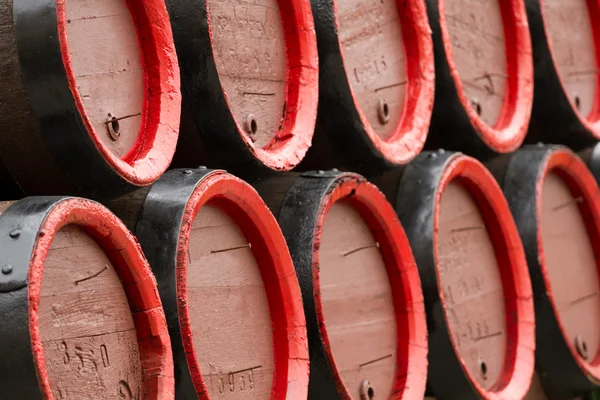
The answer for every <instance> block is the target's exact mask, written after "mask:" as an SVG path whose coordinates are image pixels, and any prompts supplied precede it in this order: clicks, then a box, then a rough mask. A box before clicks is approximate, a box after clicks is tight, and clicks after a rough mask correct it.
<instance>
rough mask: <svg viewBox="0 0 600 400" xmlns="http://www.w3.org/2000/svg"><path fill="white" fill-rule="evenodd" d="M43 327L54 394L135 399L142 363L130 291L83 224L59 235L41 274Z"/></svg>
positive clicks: (43, 342)
mask: <svg viewBox="0 0 600 400" xmlns="http://www.w3.org/2000/svg"><path fill="white" fill-rule="evenodd" d="M39 328H40V335H41V339H42V344H43V351H44V358H45V362H46V368H47V372H48V376H49V379H50V382H51V384H52V388H53V395H54V396H55V398H57V399H61V400H62V399H75V398H76V399H115V398H122V399H138V398H139V396H140V395H141V386H142V375H141V361H140V354H139V348H138V342H137V337H136V330H135V327H134V325H133V319H132V315H131V311H130V309H129V304H128V301H127V298H126V296H125V291H124V290H123V287H122V285H121V282H120V280H119V277H118V276H117V274H116V272H115V271H114V269H113V267H112V265H111V263H110V261H109V260H108V258H107V257H106V255H105V254H104V252H103V251H102V249H101V248H100V247H99V246H98V244H96V242H95V241H94V240H93V239H92V238H91V237H90V236H88V235H87V234H85V233H84V232H83V231H82V230H81V229H80V228H78V227H76V226H73V225H67V226H66V227H64V228H62V229H61V230H60V231H59V232H57V233H56V236H55V239H54V241H53V243H52V246H51V248H50V250H49V251H48V255H47V257H46V261H45V263H44V272H43V277H42V288H41V296H40V304H39Z"/></svg>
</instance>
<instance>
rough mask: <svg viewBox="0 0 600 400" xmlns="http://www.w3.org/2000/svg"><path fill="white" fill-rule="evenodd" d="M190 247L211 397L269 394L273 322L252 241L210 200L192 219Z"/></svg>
mask: <svg viewBox="0 0 600 400" xmlns="http://www.w3.org/2000/svg"><path fill="white" fill-rule="evenodd" d="M188 251H189V259H190V262H189V264H188V269H187V286H188V308H189V315H190V323H191V328H192V335H193V342H194V348H195V350H196V358H197V360H198V364H199V366H200V371H201V372H202V375H203V378H204V383H205V385H206V387H207V390H208V394H209V396H210V398H211V399H267V398H269V396H270V394H271V389H272V384H273V375H274V366H273V363H274V357H273V334H272V330H273V326H272V324H271V315H270V313H269V304H268V301H267V294H266V291H265V286H264V283H263V281H262V277H261V274H260V269H259V266H258V264H257V262H256V259H255V258H254V255H253V254H252V249H251V247H250V244H249V242H248V240H247V239H246V237H245V236H244V234H243V233H242V231H241V230H240V228H239V227H238V226H237V224H236V223H235V221H233V220H232V219H231V218H230V217H229V216H227V214H225V213H224V212H223V211H222V210H221V209H219V208H218V207H215V206H211V205H210V204H207V205H205V206H203V207H202V208H201V209H200V210H199V211H198V214H197V215H196V219H195V220H194V222H193V225H192V231H191V234H190V240H189V250H188Z"/></svg>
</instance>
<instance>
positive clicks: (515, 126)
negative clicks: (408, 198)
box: [438, 0, 533, 153]
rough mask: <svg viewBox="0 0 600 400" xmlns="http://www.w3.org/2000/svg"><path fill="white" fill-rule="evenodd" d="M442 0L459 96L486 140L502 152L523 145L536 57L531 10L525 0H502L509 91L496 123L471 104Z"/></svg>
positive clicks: (444, 35)
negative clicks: (530, 21)
mask: <svg viewBox="0 0 600 400" xmlns="http://www.w3.org/2000/svg"><path fill="white" fill-rule="evenodd" d="M438 1H439V14H440V27H441V30H442V40H443V42H444V50H445V52H446V57H447V62H448V66H449V68H450V73H451V75H452V79H453V80H454V84H455V86H456V91H457V93H458V98H459V100H460V102H461V104H462V105H463V108H464V109H465V111H466V112H467V115H468V117H469V120H470V121H471V124H472V125H473V127H475V129H476V130H477V132H478V133H479V136H480V137H481V139H482V140H483V141H484V142H485V144H486V145H487V146H488V147H490V148H491V149H493V150H494V151H496V152H498V153H508V152H511V151H514V150H516V149H517V148H519V146H520V145H521V143H523V140H524V139H525V136H526V135H527V129H528V128H529V119H530V118H531V110H532V106H533V57H532V48H531V37H530V34H529V24H528V23H527V13H526V10H525V4H524V2H523V0H498V3H499V4H500V11H501V13H502V22H503V26H504V37H505V42H506V49H505V52H506V69H507V75H508V78H507V82H506V85H507V86H506V87H507V90H506V93H505V95H504V103H503V105H502V111H501V112H500V116H499V117H498V121H497V122H496V124H495V125H494V126H493V127H490V126H488V125H487V124H486V123H485V122H483V120H482V119H481V118H480V117H479V115H477V112H476V111H475V110H474V109H473V107H471V103H470V101H469V99H468V98H467V96H466V94H465V91H464V89H463V85H462V81H461V79H460V76H459V74H458V70H457V69H456V64H455V63H454V57H453V53H452V42H451V40H450V34H449V32H448V27H447V25H446V13H445V0H438Z"/></svg>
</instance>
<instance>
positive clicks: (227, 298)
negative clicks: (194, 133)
mask: <svg viewBox="0 0 600 400" xmlns="http://www.w3.org/2000/svg"><path fill="white" fill-rule="evenodd" d="M129 201H131V202H133V203H134V204H131V206H130V207H124V208H122V210H124V212H125V213H127V210H131V209H132V208H133V209H137V210H139V213H138V215H137V224H136V228H135V232H136V236H137V238H138V240H139V241H140V244H141V246H142V248H143V249H144V251H145V252H146V254H147V256H148V260H149V261H150V265H151V266H152V268H153V271H154V272H155V275H156V276H157V280H158V288H159V292H160V296H161V299H162V301H163V303H164V304H165V308H166V309H170V310H176V312H173V313H169V314H168V315H167V321H168V323H169V333H170V335H171V339H172V340H171V343H172V346H173V356H174V362H175V365H176V370H178V371H182V373H181V374H180V375H179V376H178V378H177V380H176V386H175V394H176V397H182V398H196V397H198V398H201V399H208V398H211V399H257V398H269V399H271V398H272V399H279V398H296V397H298V398H306V395H307V392H308V372H309V367H308V343H307V338H306V322H305V318H304V312H303V309H302V296H301V293H300V288H299V285H298V280H297V277H296V274H295V270H294V265H293V263H292V259H291V257H290V254H289V251H288V250H287V245H286V241H285V238H284V237H283V235H282V234H281V230H280V229H279V227H278V225H277V221H276V220H275V218H274V216H273V214H271V213H270V211H269V209H268V208H267V206H266V205H265V203H264V201H263V200H262V199H261V198H260V196H259V195H258V193H257V192H256V191H255V190H254V189H252V187H251V186H250V185H249V184H248V183H246V182H244V181H242V180H240V179H239V178H236V177H234V176H233V175H230V174H228V173H226V172H225V171H220V170H210V169H207V168H198V169H183V170H182V169H175V170H171V171H169V172H167V173H166V174H165V175H164V176H163V177H162V178H160V179H159V180H158V182H157V183H155V184H154V185H153V186H152V187H151V188H150V190H149V191H148V193H147V195H146V196H145V197H144V198H134V197H133V196H129ZM166 209H168V210H170V211H169V212H165V210H166ZM157 232H160V234H158V235H157Z"/></svg>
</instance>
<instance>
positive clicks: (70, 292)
mask: <svg viewBox="0 0 600 400" xmlns="http://www.w3.org/2000/svg"><path fill="white" fill-rule="evenodd" d="M0 213H1V214H2V215H1V216H0V231H3V232H4V231H6V230H8V231H9V233H8V234H6V237H8V238H9V239H10V240H11V242H9V244H10V245H12V246H11V247H16V248H18V249H19V250H20V252H22V253H24V255H23V254H22V255H21V256H15V255H12V256H11V257H10V264H8V263H7V259H4V260H1V261H0V264H1V265H3V266H4V267H3V269H2V276H3V277H12V279H19V278H18V277H19V276H22V277H24V278H25V277H26V279H27V282H26V284H27V286H26V288H24V289H23V288H20V289H19V290H17V291H12V293H11V292H10V291H9V294H10V295H11V296H10V297H9V300H10V301H11V302H12V303H11V305H12V309H16V308H17V307H18V297H19V296H20V295H23V296H26V299H27V302H26V303H24V304H26V306H25V307H24V313H23V315H19V316H18V318H22V319H24V320H25V322H24V326H25V327H27V329H28V332H27V333H28V334H24V335H23V338H22V339H23V340H26V341H27V347H29V352H30V354H27V351H26V349H27V347H26V349H25V350H21V352H20V353H19V352H16V354H15V355H14V357H17V358H19V359H29V360H31V361H32V362H33V365H35V369H34V370H35V374H34V375H35V376H34V377H33V381H34V382H35V383H32V382H31V383H32V387H31V388H27V389H23V388H20V387H17V388H15V387H12V386H11V385H18V386H23V384H24V382H29V381H28V379H30V380H31V377H28V376H27V375H28V373H29V371H28V368H23V367H21V368H20V370H21V371H22V372H21V375H22V378H20V379H22V381H19V380H16V381H14V382H12V381H6V380H4V381H2V386H3V390H2V393H1V394H0V397H2V398H10V397H6V396H10V394H11V393H12V394H16V393H20V392H21V391H23V390H28V391H31V390H34V391H35V390H39V392H41V394H42V397H43V398H56V399H68V398H81V399H96V398H97V399H115V398H122V399H139V398H144V399H163V398H165V396H166V397H169V396H172V393H173V388H174V378H173V356H172V353H171V346H170V342H169V336H168V331H167V325H166V321H165V314H164V311H163V308H162V304H161V302H160V299H159V297H158V289H157V287H156V281H155V279H154V276H153V275H152V273H151V271H150V268H149V266H148V263H147V261H146V259H145V258H144V256H143V254H142V253H141V251H140V249H139V245H138V244H137V242H136V241H135V239H134V237H133V235H132V234H131V233H130V232H129V231H128V230H127V228H126V227H125V226H124V225H123V224H122V223H121V222H120V221H119V220H118V218H117V217H116V216H114V215H113V214H112V213H110V211H108V210H107V209H106V208H104V207H103V206H101V205H100V204H98V203H95V202H92V201H90V200H86V199H81V198H54V197H29V198H25V199H23V200H20V201H17V202H13V203H10V202H9V203H6V202H5V203H2V204H0ZM15 226H17V227H21V226H27V229H23V230H22V229H20V228H16V229H15V228H14V227H15ZM6 245H7V243H2V244H0V246H6ZM4 248H6V247H4ZM27 249H30V251H31V254H27ZM3 289H6V286H4V287H3ZM5 293H6V292H4V291H0V294H5ZM6 300H7V298H6V297H0V302H5V301H6ZM5 306H6V304H3V307H5ZM18 318H17V316H15V315H14V314H13V318H12V319H13V320H16V319H18ZM17 322H18V321H13V323H17ZM13 329H14V328H13ZM3 335H6V334H5V333H3ZM3 341H7V342H8V344H9V346H10V345H12V346H13V347H14V348H19V343H18V342H15V338H11V337H10V336H8V337H6V336H5V337H4V338H3ZM11 341H12V344H11ZM23 351H25V353H23ZM5 357H7V359H8V358H9V357H13V356H12V355H9V354H8V353H6V354H5ZM12 363H13V364H15V363H18V361H16V360H13V361H12ZM25 364H26V365H27V363H25ZM27 398H29V396H27Z"/></svg>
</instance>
